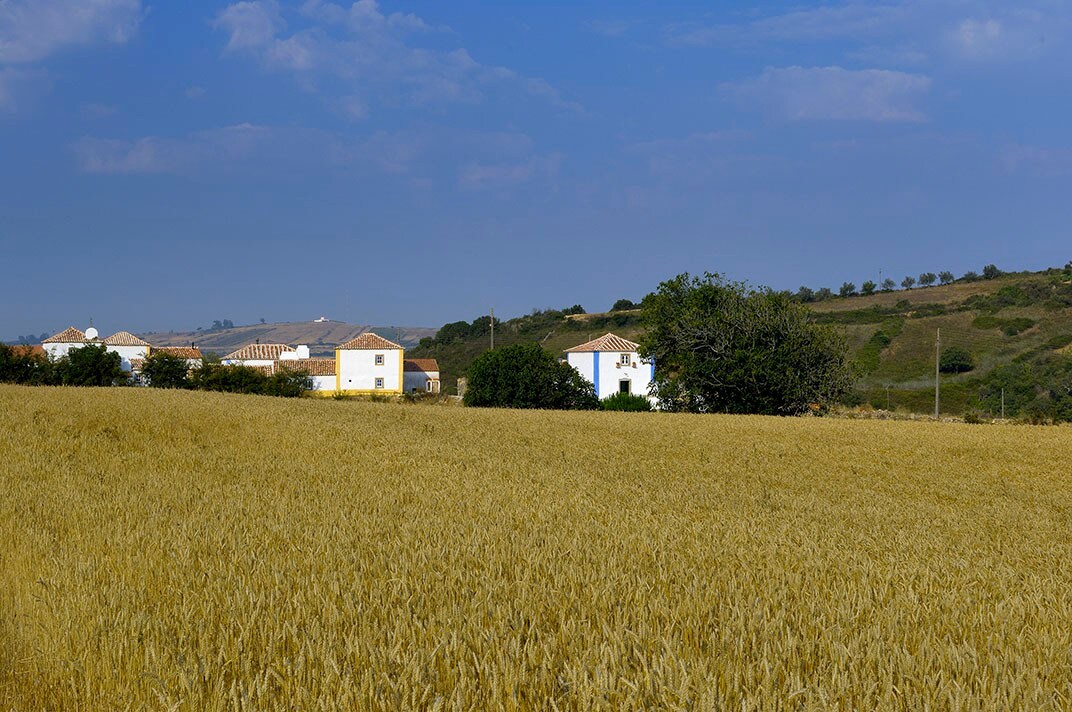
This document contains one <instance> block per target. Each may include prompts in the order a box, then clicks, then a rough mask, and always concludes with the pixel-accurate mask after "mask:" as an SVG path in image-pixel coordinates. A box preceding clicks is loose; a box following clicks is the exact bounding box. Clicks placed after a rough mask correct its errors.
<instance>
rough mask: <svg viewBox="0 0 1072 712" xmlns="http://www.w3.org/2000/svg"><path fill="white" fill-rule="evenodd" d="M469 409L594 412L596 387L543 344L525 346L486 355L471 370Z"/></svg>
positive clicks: (597, 403)
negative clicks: (549, 351)
mask: <svg viewBox="0 0 1072 712" xmlns="http://www.w3.org/2000/svg"><path fill="white" fill-rule="evenodd" d="M468 378H469V384H468V387H467V388H466V390H465V398H464V402H465V405H467V406H478V407H490V408H547V409H554V410H569V409H574V410H593V409H595V408H598V407H599V399H598V398H597V397H596V391H595V386H593V385H592V384H591V383H589V382H588V381H587V380H585V378H584V377H583V376H581V374H580V373H578V372H577V369H575V368H573V367H572V366H570V365H569V364H568V363H561V362H559V361H558V359H556V358H555V357H554V356H553V355H551V354H550V353H548V352H547V351H544V350H543V348H542V347H540V345H539V344H535V343H522V344H513V345H511V346H506V347H503V348H501V349H496V350H495V351H486V352H484V353H483V354H482V355H480V356H479V357H477V359H476V360H475V361H473V364H472V365H471V366H470V367H469V372H468Z"/></svg>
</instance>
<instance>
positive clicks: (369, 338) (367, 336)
mask: <svg viewBox="0 0 1072 712" xmlns="http://www.w3.org/2000/svg"><path fill="white" fill-rule="evenodd" d="M339 348H340V349H374V350H376V351H387V350H390V349H399V350H401V349H402V346H401V345H400V344H396V343H395V342H393V341H388V340H387V339H385V338H383V337H382V336H380V335H379V334H373V333H372V332H371V331H366V332H365V333H364V334H361V335H360V336H358V337H357V338H356V339H350V340H349V341H347V342H346V343H345V344H343V345H342V346H340V347H339Z"/></svg>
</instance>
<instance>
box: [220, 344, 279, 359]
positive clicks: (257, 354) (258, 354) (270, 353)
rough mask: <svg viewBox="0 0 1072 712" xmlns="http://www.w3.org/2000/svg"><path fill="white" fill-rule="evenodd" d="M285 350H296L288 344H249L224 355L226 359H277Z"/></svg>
mask: <svg viewBox="0 0 1072 712" xmlns="http://www.w3.org/2000/svg"><path fill="white" fill-rule="evenodd" d="M284 351H294V348H293V347H292V346H287V345H286V344H249V345H247V346H243V347H242V348H240V349H238V350H237V351H232V352H231V353H229V354H227V355H226V356H224V357H223V360H224V361H275V360H277V359H278V358H279V354H281V353H283V352H284Z"/></svg>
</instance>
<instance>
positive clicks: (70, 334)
mask: <svg viewBox="0 0 1072 712" xmlns="http://www.w3.org/2000/svg"><path fill="white" fill-rule="evenodd" d="M86 341H88V339H86V335H85V334H84V333H83V332H81V331H79V330H78V329H76V328H74V327H73V326H71V327H68V328H66V329H64V330H63V331H61V332H60V333H58V334H54V335H52V336H50V337H48V338H47V339H45V340H44V341H42V342H41V343H42V344H84V343H86Z"/></svg>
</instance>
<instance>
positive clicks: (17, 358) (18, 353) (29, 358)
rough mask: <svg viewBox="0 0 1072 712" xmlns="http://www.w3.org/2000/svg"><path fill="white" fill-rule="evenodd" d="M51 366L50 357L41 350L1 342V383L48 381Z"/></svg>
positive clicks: (39, 382)
mask: <svg viewBox="0 0 1072 712" xmlns="http://www.w3.org/2000/svg"><path fill="white" fill-rule="evenodd" d="M46 338H47V337H46ZM50 367H51V364H50V363H49V361H48V357H47V356H45V355H44V354H43V353H41V352H39V351H34V350H32V349H30V348H28V347H25V346H6V345H4V344H0V383H23V384H29V385H37V384H42V383H47V382H48V380H49V376H50V371H51V368H50Z"/></svg>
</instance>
